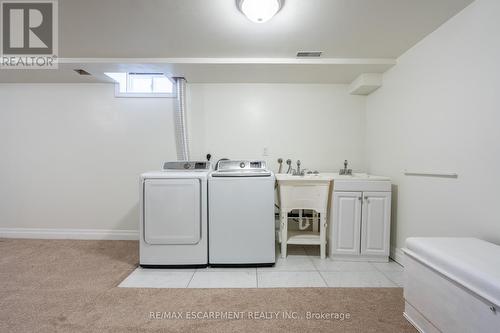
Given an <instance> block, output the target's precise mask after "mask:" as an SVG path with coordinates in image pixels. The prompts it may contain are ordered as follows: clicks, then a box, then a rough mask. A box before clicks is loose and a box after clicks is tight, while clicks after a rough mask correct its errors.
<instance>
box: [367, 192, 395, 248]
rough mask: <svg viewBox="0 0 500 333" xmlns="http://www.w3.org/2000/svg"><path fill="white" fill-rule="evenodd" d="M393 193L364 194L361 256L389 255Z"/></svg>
mask: <svg viewBox="0 0 500 333" xmlns="http://www.w3.org/2000/svg"><path fill="white" fill-rule="evenodd" d="M390 223H391V192H363V213H362V221H361V254H366V255H383V256H388V255H389V237H390Z"/></svg>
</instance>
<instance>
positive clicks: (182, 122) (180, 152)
mask: <svg viewBox="0 0 500 333" xmlns="http://www.w3.org/2000/svg"><path fill="white" fill-rule="evenodd" d="M175 84H176V87H177V101H176V102H177V103H176V108H175V145H176V150H177V160H179V161H189V140H188V131H187V120H186V79H185V78H183V77H176V78H175Z"/></svg>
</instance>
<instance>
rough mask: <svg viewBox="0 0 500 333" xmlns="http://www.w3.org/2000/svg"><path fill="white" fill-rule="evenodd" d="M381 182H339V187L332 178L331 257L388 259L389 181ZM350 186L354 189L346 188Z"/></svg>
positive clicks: (337, 258) (338, 258)
mask: <svg viewBox="0 0 500 333" xmlns="http://www.w3.org/2000/svg"><path fill="white" fill-rule="evenodd" d="M383 183H384V184H382V183H379V184H369V185H367V186H366V187H364V186H363V184H362V183H360V182H357V183H355V184H354V185H353V186H352V187H351V186H350V184H349V183H347V182H340V184H338V185H337V189H341V190H340V191H339V190H336V186H335V181H334V192H333V196H332V204H331V212H330V234H329V237H330V242H329V243H330V250H329V254H330V257H331V258H332V259H333V260H371V261H387V260H388V258H389V247H390V220H391V192H390V182H383ZM349 188H352V189H355V190H357V191H346V190H347V189H349ZM363 188H366V189H367V190H366V191H363V190H362V189H363ZM360 190H361V191H360ZM372 190H375V191H372Z"/></svg>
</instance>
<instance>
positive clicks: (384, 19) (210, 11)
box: [59, 0, 472, 58]
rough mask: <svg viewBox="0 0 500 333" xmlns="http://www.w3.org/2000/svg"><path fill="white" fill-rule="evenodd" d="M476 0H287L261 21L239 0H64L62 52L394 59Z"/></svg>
mask: <svg viewBox="0 0 500 333" xmlns="http://www.w3.org/2000/svg"><path fill="white" fill-rule="evenodd" d="M471 2H472V0H286V1H285V4H284V6H283V8H282V10H281V11H280V12H279V13H278V14H277V15H276V16H275V17H274V18H273V19H272V20H270V21H268V22H266V23H264V24H256V23H252V22H250V21H249V20H248V19H246V18H245V17H244V16H243V15H242V14H241V13H240V12H239V11H238V9H237V7H236V4H235V0H142V1H137V0H84V1H82V0H59V10H60V31H61V35H60V37H61V39H60V57H63V58H83V57H91V58H101V57H106V58H169V57H174V58H181V57H188V58H206V57H223V58H232V57H245V58H248V57H258V58H270V57H283V58H286V57H295V54H296V52H297V51H298V50H315V51H317V50H319V51H324V54H323V56H324V57H325V58H395V57H398V56H399V55H401V54H402V53H403V52H404V51H406V50H407V49H409V48H410V47H411V46H413V45H414V44H415V43H416V42H417V41H419V40H420V39H422V38H423V37H424V36H426V35H427V34H429V33H430V32H432V31H434V30H435V29H436V28H437V27H438V26H440V25H441V24H442V23H443V22H445V21H446V20H448V19H449V18H450V17H451V16H453V15H455V14H456V13H457V12H458V11H460V10H462V9H463V8H464V7H465V6H466V5H467V4H469V3H471Z"/></svg>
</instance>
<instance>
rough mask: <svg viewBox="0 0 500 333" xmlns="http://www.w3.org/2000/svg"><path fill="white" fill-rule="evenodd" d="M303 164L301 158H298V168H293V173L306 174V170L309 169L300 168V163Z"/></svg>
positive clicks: (297, 174)
mask: <svg viewBox="0 0 500 333" xmlns="http://www.w3.org/2000/svg"><path fill="white" fill-rule="evenodd" d="M301 164H302V163H301V162H300V160H298V161H297V170H294V169H292V170H293V175H294V176H304V175H305V174H306V170H307V169H301V168H300V165H301Z"/></svg>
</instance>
